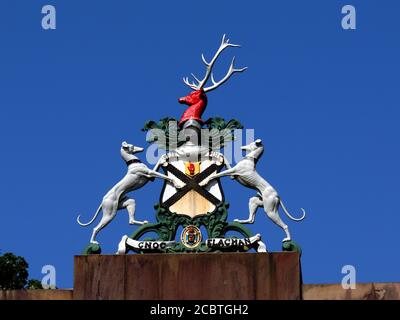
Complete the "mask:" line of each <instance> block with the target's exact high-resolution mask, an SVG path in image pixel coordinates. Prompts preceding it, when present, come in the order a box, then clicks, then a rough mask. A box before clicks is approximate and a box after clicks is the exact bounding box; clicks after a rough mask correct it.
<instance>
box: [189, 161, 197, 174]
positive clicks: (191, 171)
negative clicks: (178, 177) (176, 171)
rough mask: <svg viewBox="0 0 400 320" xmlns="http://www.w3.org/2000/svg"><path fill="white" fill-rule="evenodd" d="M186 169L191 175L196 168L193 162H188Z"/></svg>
mask: <svg viewBox="0 0 400 320" xmlns="http://www.w3.org/2000/svg"><path fill="white" fill-rule="evenodd" d="M188 170H189V174H190V175H191V176H193V175H194V171H195V170H196V167H195V166H194V164H193V163H191V162H190V163H189V165H188Z"/></svg>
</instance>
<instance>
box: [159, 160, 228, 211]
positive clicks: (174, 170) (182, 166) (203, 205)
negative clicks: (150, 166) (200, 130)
mask: <svg viewBox="0 0 400 320" xmlns="http://www.w3.org/2000/svg"><path fill="white" fill-rule="evenodd" d="M223 165H224V164H223V161H221V159H220V158H219V157H216V156H210V157H209V158H208V159H205V160H203V161H200V162H189V161H184V160H179V159H174V160H173V159H169V160H168V163H167V164H166V165H164V170H165V172H166V174H167V175H168V176H170V177H173V178H177V179H179V180H180V181H181V182H182V183H183V184H184V186H183V188H181V189H176V188H175V187H174V186H173V185H172V184H171V183H169V182H166V183H164V187H163V190H162V192H161V199H160V202H161V204H162V205H163V206H164V207H166V208H168V209H169V211H171V212H174V213H176V214H181V215H187V216H190V217H192V218H193V217H195V216H198V215H204V214H207V213H209V212H213V211H214V210H215V208H216V207H217V206H218V205H220V204H221V203H222V202H223V201H224V194H223V191H222V188H221V184H220V182H219V179H214V180H211V181H210V182H209V183H208V184H207V185H206V186H204V187H201V186H200V185H199V183H200V182H202V181H203V180H204V179H206V178H207V177H209V176H210V175H211V174H213V173H216V172H218V171H220V170H221V169H222V167H223Z"/></svg>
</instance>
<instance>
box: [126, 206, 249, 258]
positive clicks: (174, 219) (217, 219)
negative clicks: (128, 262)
mask: <svg viewBox="0 0 400 320" xmlns="http://www.w3.org/2000/svg"><path fill="white" fill-rule="evenodd" d="M154 208H155V209H156V212H157V214H156V219H157V223H152V224H146V225H143V226H142V227H140V228H139V229H137V230H136V231H135V232H134V233H133V234H132V235H131V238H132V239H135V240H141V238H142V237H143V236H144V235H145V234H146V233H150V232H153V233H156V234H157V237H156V238H147V239H146V240H150V241H173V240H175V237H176V233H177V230H178V228H179V226H182V227H186V226H189V225H194V226H196V227H198V228H200V227H201V226H204V227H205V228H206V230H207V236H208V238H226V233H227V232H229V231H233V232H237V233H239V234H241V235H242V236H244V237H251V236H252V234H251V232H250V231H249V230H248V229H247V228H245V227H243V226H242V225H241V224H240V223H236V222H233V223H228V222H227V221H226V220H227V217H228V208H229V204H228V203H223V204H221V205H220V206H218V207H217V208H216V209H215V210H214V211H213V212H211V213H208V214H206V215H200V216H196V217H194V218H191V217H189V216H186V215H178V214H175V213H172V212H170V211H169V210H168V209H166V208H164V207H163V206H161V205H160V204H156V205H155V206H154ZM225 250H226V251H230V250H229V249H225ZM212 251H223V250H221V249H219V250H216V249H214V248H209V247H207V246H206V244H205V243H201V244H200V245H199V246H198V247H196V248H192V249H190V248H187V247H185V246H184V245H183V244H181V243H180V242H177V243H176V245H175V246H174V247H172V248H167V249H165V250H161V251H157V252H170V253H174V252H175V253H177V252H212ZM138 252H140V253H144V251H138ZM146 252H149V251H146Z"/></svg>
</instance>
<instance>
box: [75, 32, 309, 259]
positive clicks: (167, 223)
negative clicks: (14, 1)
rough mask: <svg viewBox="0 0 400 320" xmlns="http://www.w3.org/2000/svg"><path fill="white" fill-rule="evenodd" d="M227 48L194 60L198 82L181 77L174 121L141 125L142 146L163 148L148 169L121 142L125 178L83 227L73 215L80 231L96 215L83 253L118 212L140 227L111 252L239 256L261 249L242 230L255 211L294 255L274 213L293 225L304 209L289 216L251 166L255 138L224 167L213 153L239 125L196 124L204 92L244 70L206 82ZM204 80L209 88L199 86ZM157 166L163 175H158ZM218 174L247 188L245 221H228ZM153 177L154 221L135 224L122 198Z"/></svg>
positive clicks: (95, 247) (94, 249)
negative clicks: (158, 184)
mask: <svg viewBox="0 0 400 320" xmlns="http://www.w3.org/2000/svg"><path fill="white" fill-rule="evenodd" d="M229 47H232V48H234V47H239V45H237V44H232V43H230V42H229V39H226V37H225V35H224V36H223V38H222V42H221V44H220V46H219V48H218V50H217V52H216V53H215V55H214V56H213V58H212V59H211V60H209V61H207V60H206V58H205V57H204V55H202V56H201V57H202V60H203V63H204V65H205V68H206V71H205V75H204V77H203V79H202V80H199V79H198V78H197V77H196V76H195V75H193V74H192V76H193V78H194V81H193V82H191V81H189V79H188V78H184V79H183V81H184V83H185V84H186V85H187V86H188V87H190V88H191V89H192V92H191V93H190V94H189V95H187V96H186V97H183V98H180V99H179V103H181V104H185V105H187V106H188V107H187V109H186V110H185V111H184V113H183V114H182V116H181V118H180V120H179V121H176V120H175V119H173V118H164V119H161V120H160V121H158V122H155V121H148V122H147V123H146V124H145V126H144V128H143V129H142V130H143V131H145V132H147V141H148V142H149V143H152V144H156V145H157V146H158V148H159V149H161V150H164V151H165V153H164V154H163V155H162V156H160V157H159V159H158V161H157V163H156V164H155V166H154V168H152V169H150V168H148V166H147V165H146V164H144V163H143V162H142V160H140V159H139V158H138V157H137V155H136V154H137V153H139V152H142V151H144V149H143V148H141V147H138V146H135V145H132V144H129V143H127V142H123V143H122V145H121V156H122V158H123V160H124V161H125V162H126V165H127V172H126V175H125V176H124V177H123V178H122V180H120V181H119V182H118V183H117V184H116V185H115V186H114V187H112V188H111V190H110V191H108V193H107V194H106V195H105V196H104V197H103V200H102V202H101V203H100V205H99V207H98V209H97V211H96V213H95V215H94V216H93V218H92V219H91V220H90V221H89V222H87V223H82V222H81V221H80V216H78V218H77V221H78V223H79V224H80V225H81V226H88V225H90V224H92V223H93V222H94V221H95V220H96V218H97V217H98V215H99V214H100V212H102V217H101V219H100V221H99V223H98V224H97V225H96V226H95V227H94V228H93V231H92V236H91V239H90V244H89V245H88V246H87V247H86V249H85V251H84V253H85V254H99V253H101V248H100V245H99V243H98V242H97V241H96V237H97V234H98V233H99V231H100V230H101V229H103V228H104V227H106V226H107V225H108V224H109V223H110V222H111V221H112V219H113V218H114V217H115V216H116V214H117V211H118V210H121V209H126V210H127V211H128V214H129V223H130V224H132V225H139V226H140V227H139V228H138V229H136V230H135V231H134V232H133V234H132V235H131V236H127V235H124V236H123V237H122V239H121V241H120V243H119V245H118V252H117V253H118V254H126V253H128V252H129V251H133V252H136V253H157V252H158V253H169V252H172V253H173V252H244V251H249V250H252V249H253V250H256V251H257V252H266V251H267V249H266V246H265V244H264V243H263V242H262V241H261V235H260V234H252V232H251V231H250V230H249V229H248V228H246V227H245V226H244V224H246V223H253V222H254V219H255V215H256V211H257V209H258V208H263V209H264V211H265V213H266V215H267V216H268V217H269V218H270V219H271V220H272V221H273V222H274V223H275V224H276V225H277V226H279V227H280V228H282V230H283V231H284V233H285V238H284V239H283V245H282V248H283V250H284V251H298V252H300V251H301V249H300V247H299V246H298V245H297V244H296V243H295V242H294V241H293V240H292V239H291V236H290V233H289V229H288V226H287V225H286V224H285V223H284V222H283V221H282V219H281V218H280V216H279V213H278V210H279V209H280V208H281V209H282V211H283V212H284V213H285V214H286V215H287V216H288V217H289V218H290V219H292V220H294V221H301V220H303V219H304V217H305V211H304V210H303V209H301V210H302V211H303V214H302V216H301V217H299V218H294V217H293V216H292V215H291V214H290V213H289V212H288V210H287V209H286V207H285V205H284V204H283V202H282V200H281V198H280V197H279V195H278V193H277V192H276V191H275V189H274V188H273V187H272V186H271V185H270V184H269V183H268V182H267V181H266V180H265V179H263V178H262V177H261V176H260V175H259V174H258V173H257V171H256V165H257V164H258V161H259V160H260V157H261V156H262V154H263V151H264V147H263V143H262V141H261V139H257V140H255V141H253V142H251V143H250V144H248V145H245V146H242V147H241V149H242V150H244V151H245V152H246V156H245V157H244V158H242V159H240V161H238V162H237V163H236V165H234V166H231V164H230V163H229V161H228V159H227V158H226V157H225V155H224V154H223V153H221V149H222V148H223V147H224V146H225V145H226V144H227V143H228V142H231V141H233V140H234V138H235V131H236V130H238V129H243V126H242V125H241V123H240V122H239V121H237V120H230V121H225V120H224V119H222V118H218V117H215V118H211V119H208V120H207V121H204V120H203V119H202V115H203V113H204V111H205V109H206V107H207V94H208V93H209V92H210V91H212V90H214V89H217V88H218V87H220V86H221V85H222V84H224V83H225V82H226V81H227V80H228V79H229V78H230V77H231V76H232V75H233V74H234V73H241V72H243V71H245V70H246V69H247V67H245V68H235V66H234V63H235V58H233V59H232V62H231V64H230V66H229V69H228V72H227V73H226V75H225V76H224V77H223V78H222V79H221V80H219V81H216V80H215V79H214V76H213V72H212V71H213V67H214V65H215V63H216V61H217V59H218V57H219V56H220V54H221V53H222V52H223V51H224V50H225V49H227V48H229ZM209 82H211V84H210V85H209V86H207V83H209ZM160 169H162V170H163V171H164V173H161V172H159V170H160ZM224 176H229V177H231V178H232V179H234V180H236V181H237V182H239V183H240V184H241V185H243V186H245V187H247V188H250V189H253V190H254V191H255V195H254V197H252V198H250V200H249V216H248V218H247V219H244V220H238V219H236V220H235V221H233V222H228V208H229V205H228V203H227V202H226V201H225V197H224V192H223V189H222V185H221V183H220V178H222V177H224ZM155 178H159V179H163V180H164V185H163V188H162V191H161V194H160V199H159V203H157V204H156V205H155V210H156V222H155V223H149V222H147V221H139V220H137V219H136V217H135V207H136V202H135V200H134V199H132V198H129V197H128V193H130V192H132V191H135V190H137V189H139V188H141V187H143V186H144V185H145V184H146V183H147V182H149V181H153V180H154V179H155ZM178 229H179V231H180V229H182V231H181V232H180V235H179V234H177V233H178ZM202 229H203V230H202ZM204 229H205V231H206V232H204ZM232 234H235V235H232ZM154 235H156V236H154ZM237 235H239V237H238V236H237Z"/></svg>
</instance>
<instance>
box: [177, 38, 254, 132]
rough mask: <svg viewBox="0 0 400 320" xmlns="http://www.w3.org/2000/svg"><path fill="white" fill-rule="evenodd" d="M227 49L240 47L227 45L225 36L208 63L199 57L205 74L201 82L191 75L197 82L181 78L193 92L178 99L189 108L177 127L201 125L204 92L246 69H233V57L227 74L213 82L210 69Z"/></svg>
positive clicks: (204, 100)
mask: <svg viewBox="0 0 400 320" xmlns="http://www.w3.org/2000/svg"><path fill="white" fill-rule="evenodd" d="M228 47H240V45H238V44H233V43H229V39H225V35H224V36H223V37H222V41H221V45H220V46H219V48H218V50H217V52H216V53H215V55H214V57H213V58H212V59H211V61H210V62H207V60H206V59H205V58H204V55H203V54H202V55H201V59H202V60H203V62H204V64H205V65H206V74H205V75H204V78H203V79H202V80H199V79H198V78H197V77H196V76H195V75H194V74H193V73H192V77H193V78H194V80H195V81H196V82H197V83H195V82H189V78H188V77H186V78H183V82H184V83H185V84H186V85H187V86H188V87H190V88H191V89H192V90H194V91H193V92H191V93H190V94H189V95H187V96H186V97H183V98H180V99H179V100H178V101H179V103H181V104H186V105H188V106H189V107H188V108H187V109H186V111H185V112H184V113H183V115H182V117H181V119H180V120H179V125H182V124H183V123H184V122H186V121H187V120H191V119H193V120H197V121H199V122H200V123H203V120H202V119H201V116H202V115H203V112H204V110H205V109H206V106H207V96H206V92H210V91H212V90H214V89H217V88H218V87H219V86H220V85H222V84H223V83H224V82H226V81H227V80H228V79H229V78H230V77H231V75H232V74H234V73H235V72H243V71H244V70H246V69H247V67H244V68H241V69H235V68H234V62H235V57H233V59H232V62H231V64H230V66H229V69H228V72H227V74H226V75H225V77H223V78H222V79H221V80H220V81H218V82H217V81H215V80H214V76H213V73H212V69H213V67H214V64H215V61H216V60H217V58H218V56H219V55H220V54H221V52H222V51H224V50H225V49H226V48H228ZM210 78H211V82H212V85H210V86H209V87H204V86H205V84H206V82H207V81H208V79H210Z"/></svg>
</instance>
